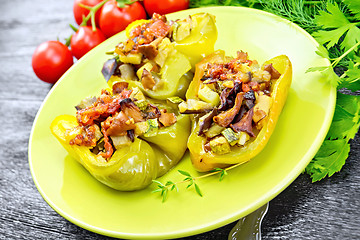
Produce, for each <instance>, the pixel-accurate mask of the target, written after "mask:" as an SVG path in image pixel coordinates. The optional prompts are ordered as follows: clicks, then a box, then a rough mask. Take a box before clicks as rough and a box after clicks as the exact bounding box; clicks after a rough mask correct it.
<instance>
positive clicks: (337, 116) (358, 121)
mask: <svg viewBox="0 0 360 240" xmlns="http://www.w3.org/2000/svg"><path fill="white" fill-rule="evenodd" d="M359 127H360V96H354V95H346V94H341V93H338V97H337V105H336V109H335V113H334V118H333V122H332V124H331V126H330V130H329V132H328V134H327V136H326V140H325V141H324V142H323V144H322V145H321V147H320V149H319V151H318V152H317V154H316V155H315V157H314V159H312V161H311V162H310V164H309V165H308V166H307V167H306V172H307V173H308V174H309V175H310V176H311V178H312V181H313V182H316V181H319V180H321V179H323V178H325V177H326V176H329V177H330V176H332V175H333V174H334V173H335V172H338V171H340V170H341V168H342V167H343V165H344V164H345V160H346V159H347V158H348V156H349V151H350V145H349V140H350V139H353V138H354V137H355V134H356V133H357V132H358V130H359Z"/></svg>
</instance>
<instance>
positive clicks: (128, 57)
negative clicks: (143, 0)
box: [102, 13, 217, 100]
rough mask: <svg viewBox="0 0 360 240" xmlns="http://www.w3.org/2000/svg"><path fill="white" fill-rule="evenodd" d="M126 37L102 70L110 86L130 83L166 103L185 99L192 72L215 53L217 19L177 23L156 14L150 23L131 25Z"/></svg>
mask: <svg viewBox="0 0 360 240" xmlns="http://www.w3.org/2000/svg"><path fill="white" fill-rule="evenodd" d="M126 35H127V40H126V41H124V42H121V43H119V44H118V45H117V46H116V48H115V50H114V52H113V55H114V58H112V59H109V60H108V61H106V62H105V64H104V67H103V69H102V73H103V75H104V77H105V79H106V80H107V81H108V84H109V86H110V87H111V85H112V84H114V83H116V82H118V81H126V82H128V83H129V84H130V86H131V87H138V88H140V89H141V90H142V91H143V92H144V93H145V94H146V95H147V96H150V97H151V98H154V99H162V100H165V99H167V98H168V97H173V96H179V97H184V96H185V92H186V90H187V88H188V86H189V83H190V81H191V79H192V77H193V74H192V72H191V69H193V68H194V66H195V63H197V62H199V61H200V60H201V59H202V58H203V57H204V56H205V55H208V54H210V53H212V52H213V51H214V44H215V41H216V39H217V29H216V25H215V19H214V16H212V15H210V14H207V13H199V14H194V15H191V16H189V17H188V18H186V19H183V20H176V21H168V20H167V19H166V17H165V16H161V15H159V14H156V13H155V14H154V15H153V17H152V18H151V19H150V20H138V21H135V22H134V23H132V24H130V25H129V26H128V27H127V29H126Z"/></svg>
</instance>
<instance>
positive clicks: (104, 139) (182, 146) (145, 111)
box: [51, 82, 191, 191]
mask: <svg viewBox="0 0 360 240" xmlns="http://www.w3.org/2000/svg"><path fill="white" fill-rule="evenodd" d="M76 109H77V112H76V117H75V116H70V115H61V116H59V117H57V118H56V119H55V120H54V121H53V122H52V124H51V131H52V133H53V134H54V135H55V136H56V138H57V139H58V140H59V141H60V143H61V144H62V145H63V146H64V148H65V149H66V150H67V151H68V152H69V154H70V155H71V156H72V157H74V158H75V159H76V160H78V161H79V162H80V163H81V164H82V165H83V166H84V167H85V168H86V169H87V170H88V171H89V172H90V173H91V174H92V175H93V176H94V177H95V178H96V179H97V180H99V181H100V182H102V183H103V184H105V185H107V186H109V187H111V188H114V189H118V190H122V191H132V190H138V189H142V188H145V187H146V186H148V185H149V184H150V183H151V182H152V180H153V179H156V178H157V177H160V176H161V175H163V174H165V173H166V172H167V171H168V170H169V169H170V168H172V167H173V166H175V165H176V164H177V163H178V162H179V160H180V159H181V158H182V156H183V154H184V153H185V151H186V143H187V139H188V137H189V134H190V128H191V126H190V124H191V123H190V118H189V116H186V115H182V114H179V113H178V111H177V109H176V108H174V107H172V106H171V105H169V104H167V103H166V102H164V101H160V100H151V99H148V98H146V97H145V96H144V94H143V93H142V92H141V90H140V89H138V88H129V86H128V83H126V82H119V83H115V84H114V85H113V86H112V89H107V90H106V89H105V90H102V92H101V95H100V96H99V97H97V98H96V97H89V98H86V99H84V100H82V101H81V103H80V104H79V105H77V106H76Z"/></svg>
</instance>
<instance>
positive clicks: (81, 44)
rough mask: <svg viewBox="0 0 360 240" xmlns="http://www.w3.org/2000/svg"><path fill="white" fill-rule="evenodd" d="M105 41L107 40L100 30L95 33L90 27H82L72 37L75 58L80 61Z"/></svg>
mask: <svg viewBox="0 0 360 240" xmlns="http://www.w3.org/2000/svg"><path fill="white" fill-rule="evenodd" d="M105 39H106V38H105V36H104V34H103V33H102V32H101V31H100V29H98V28H97V29H96V30H95V31H93V30H92V27H90V26H81V27H79V29H78V30H77V32H76V33H74V35H73V36H72V37H71V41H70V47H71V52H72V54H73V55H74V57H76V58H77V59H79V58H81V57H82V56H84V55H85V53H87V52H88V51H90V50H91V49H93V48H94V47H95V46H97V45H99V44H100V43H101V42H103V41H104V40H105Z"/></svg>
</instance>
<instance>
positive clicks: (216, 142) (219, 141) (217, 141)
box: [209, 136, 231, 154]
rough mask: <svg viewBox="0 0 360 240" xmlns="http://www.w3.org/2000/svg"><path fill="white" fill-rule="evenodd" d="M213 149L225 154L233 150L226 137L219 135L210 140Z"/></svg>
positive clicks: (215, 151)
mask: <svg viewBox="0 0 360 240" xmlns="http://www.w3.org/2000/svg"><path fill="white" fill-rule="evenodd" d="M209 145H210V148H211V151H212V152H214V153H217V154H225V153H228V152H230V151H231V149H230V144H229V143H228V141H227V140H226V138H225V137H223V136H219V137H216V138H214V139H212V140H211V141H210V142H209Z"/></svg>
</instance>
